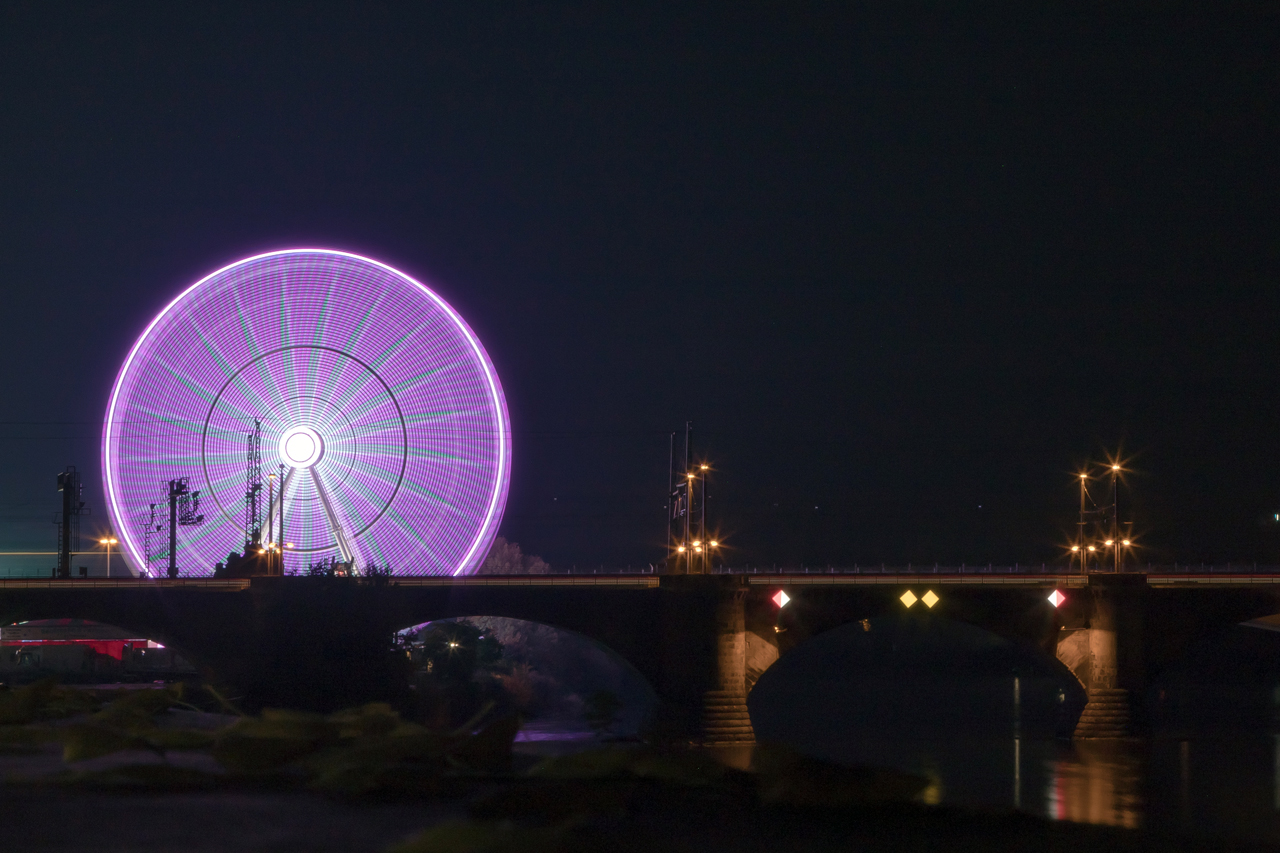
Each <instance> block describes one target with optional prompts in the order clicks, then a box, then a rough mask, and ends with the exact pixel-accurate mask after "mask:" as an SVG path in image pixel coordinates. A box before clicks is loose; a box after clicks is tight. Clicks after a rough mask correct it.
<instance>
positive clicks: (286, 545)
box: [284, 542, 293, 548]
mask: <svg viewBox="0 0 1280 853" xmlns="http://www.w3.org/2000/svg"><path fill="white" fill-rule="evenodd" d="M284 547H286V548H292V547H293V543H292V542H286V543H284Z"/></svg>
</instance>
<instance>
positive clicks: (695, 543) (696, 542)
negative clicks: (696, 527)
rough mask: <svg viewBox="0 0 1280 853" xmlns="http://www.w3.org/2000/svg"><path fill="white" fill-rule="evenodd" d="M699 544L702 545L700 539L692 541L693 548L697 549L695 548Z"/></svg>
mask: <svg viewBox="0 0 1280 853" xmlns="http://www.w3.org/2000/svg"><path fill="white" fill-rule="evenodd" d="M701 544H702V540H701V539H695V540H693V547H695V548H697V547H698V546H699V545H701Z"/></svg>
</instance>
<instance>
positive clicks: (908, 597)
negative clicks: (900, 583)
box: [898, 590, 919, 607]
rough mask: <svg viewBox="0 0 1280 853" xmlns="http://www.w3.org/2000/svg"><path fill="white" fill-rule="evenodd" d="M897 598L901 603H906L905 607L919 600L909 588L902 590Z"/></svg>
mask: <svg viewBox="0 0 1280 853" xmlns="http://www.w3.org/2000/svg"><path fill="white" fill-rule="evenodd" d="M898 600H899V601H901V602H902V603H903V604H905V605H907V607H910V606H911V605H913V604H915V603H916V602H917V601H919V599H918V598H916V596H915V593H913V592H912V591H911V590H907V591H906V592H904V593H903V594H902V595H901V596H900V597H899V598H898Z"/></svg>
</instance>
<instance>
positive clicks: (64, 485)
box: [55, 465, 85, 578]
mask: <svg viewBox="0 0 1280 853" xmlns="http://www.w3.org/2000/svg"><path fill="white" fill-rule="evenodd" d="M58 491H59V492H61V493H62V512H61V513H59V515H58V518H57V523H58V568H57V570H56V572H55V573H56V575H57V576H58V577H60V578H69V577H71V555H72V554H73V553H74V552H73V551H72V546H73V544H74V547H76V548H79V547H80V516H81V515H82V514H84V512H85V508H84V501H83V500H81V499H80V498H81V495H82V493H83V488H82V486H81V484H80V472H79V471H77V470H76V466H74V465H68V466H67V470H65V471H63V472H62V473H61V474H59V475H58Z"/></svg>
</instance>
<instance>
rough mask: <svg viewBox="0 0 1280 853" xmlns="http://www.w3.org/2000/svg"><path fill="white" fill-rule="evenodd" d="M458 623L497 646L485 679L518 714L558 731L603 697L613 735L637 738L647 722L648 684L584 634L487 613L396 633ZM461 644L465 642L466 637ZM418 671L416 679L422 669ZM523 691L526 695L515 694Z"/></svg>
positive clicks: (652, 700)
mask: <svg viewBox="0 0 1280 853" xmlns="http://www.w3.org/2000/svg"><path fill="white" fill-rule="evenodd" d="M459 622H461V623H465V624H467V625H469V626H471V627H472V629H473V632H474V633H478V634H479V635H480V638H481V639H483V638H485V637H489V638H492V639H493V640H496V641H497V643H499V644H501V646H502V654H503V661H502V664H501V665H500V666H498V667H496V668H493V667H491V669H492V672H491V673H490V675H491V677H495V678H496V679H497V680H498V681H499V682H501V684H502V686H503V688H504V689H505V690H506V692H507V693H508V698H510V699H514V700H516V701H515V702H514V704H515V705H516V706H517V708H518V710H521V711H522V712H523V713H526V714H532V715H533V716H534V717H535V718H536V719H540V720H542V721H543V723H544V724H547V725H551V726H560V727H561V728H563V727H565V726H567V725H568V724H569V723H570V721H571V720H577V721H578V722H579V723H581V721H582V719H583V715H584V712H585V711H586V709H587V707H588V706H589V705H591V704H592V702H593V701H594V697H595V696H596V695H597V694H601V693H604V694H608V695H611V696H613V697H616V698H617V699H618V700H619V702H620V707H619V708H618V709H617V716H616V719H615V721H614V724H613V725H612V726H611V728H610V730H611V731H612V732H614V733H615V734H624V733H625V734H632V733H636V732H638V731H639V730H641V729H642V728H643V727H644V726H645V724H646V723H648V722H649V719H648V718H649V716H650V715H651V714H652V711H653V708H654V706H655V705H656V701H657V694H656V692H655V690H654V686H653V684H652V683H650V681H649V679H648V678H646V677H645V675H644V674H643V673H642V672H640V671H639V670H638V669H637V668H636V667H635V666H634V665H633V664H632V663H631V662H630V661H629V660H627V658H626V657H624V656H623V655H621V654H619V653H618V651H617V650H615V649H614V648H612V647H611V646H609V645H608V644H607V643H605V642H602V641H601V640H599V639H596V638H593V637H591V636H588V635H586V634H582V633H579V632H577V631H573V630H570V629H567V628H563V627H560V626H557V625H552V624H549V623H545V622H538V621H533V620H529V619H517V618H513V617H507V616H491V615H487V614H477V615H468V616H462V617H450V618H448V619H437V620H432V621H429V622H426V623H422V624H418V625H414V626H412V627H411V628H408V629H405V630H402V631H401V632H400V633H401V635H402V636H404V635H406V634H408V633H409V632H413V633H414V634H418V635H419V636H421V634H422V633H423V632H425V631H427V630H429V629H430V628H432V627H440V626H445V625H448V624H454V623H459ZM461 639H462V641H463V642H466V641H467V635H466V633H464V634H462V635H461ZM412 653H413V652H412V650H411V654H412ZM418 672H419V676H420V677H421V674H422V670H421V668H420V669H419V670H418ZM526 691H527V692H528V695H525V696H518V695H517V694H521V693H524V692H526ZM537 725H538V724H537V723H535V724H534V728H535V729H536V728H537Z"/></svg>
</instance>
